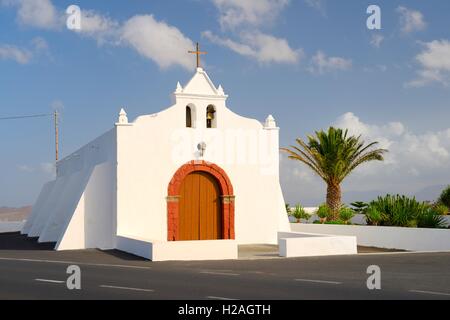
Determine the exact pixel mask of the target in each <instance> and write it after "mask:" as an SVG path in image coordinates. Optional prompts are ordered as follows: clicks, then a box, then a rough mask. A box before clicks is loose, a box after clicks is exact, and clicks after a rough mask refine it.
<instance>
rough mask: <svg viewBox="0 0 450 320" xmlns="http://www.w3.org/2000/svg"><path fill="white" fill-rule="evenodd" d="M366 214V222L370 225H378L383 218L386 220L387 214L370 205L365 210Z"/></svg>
mask: <svg viewBox="0 0 450 320" xmlns="http://www.w3.org/2000/svg"><path fill="white" fill-rule="evenodd" d="M364 214H365V216H366V223H367V225H369V226H378V225H379V224H380V223H381V222H382V221H383V220H385V214H383V213H382V212H380V211H378V209H377V208H376V207H374V206H369V207H367V208H366V209H365V210H364Z"/></svg>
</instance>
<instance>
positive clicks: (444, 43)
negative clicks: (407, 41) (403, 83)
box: [407, 40, 450, 87]
mask: <svg viewBox="0 0 450 320" xmlns="http://www.w3.org/2000/svg"><path fill="white" fill-rule="evenodd" d="M423 46H424V49H423V50H422V52H421V53H419V54H418V55H417V56H416V61H417V62H418V64H419V65H420V69H419V70H418V71H417V74H418V77H417V78H416V79H414V80H412V81H410V82H409V83H407V86H412V87H421V86H425V85H428V84H432V83H440V84H442V85H444V86H449V85H450V41H449V40H435V41H431V42H427V43H424V44H423Z"/></svg>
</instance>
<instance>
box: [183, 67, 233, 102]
mask: <svg viewBox="0 0 450 320" xmlns="http://www.w3.org/2000/svg"><path fill="white" fill-rule="evenodd" d="M178 89H181V92H179V90H178ZM177 93H182V94H185V95H202V96H225V94H224V92H223V89H222V88H221V87H220V88H219V89H217V88H216V86H215V85H214V83H213V82H212V81H211V79H210V78H209V77H208V75H207V73H206V72H205V71H204V70H203V69H202V68H197V72H196V73H195V75H194V76H193V77H192V79H191V80H190V81H189V82H188V84H187V85H186V86H185V87H184V89H183V88H181V86H179V87H177Z"/></svg>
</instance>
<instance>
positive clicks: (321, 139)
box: [281, 127, 387, 220]
mask: <svg viewBox="0 0 450 320" xmlns="http://www.w3.org/2000/svg"><path fill="white" fill-rule="evenodd" d="M296 142H297V145H295V146H291V147H290V148H282V149H281V150H282V151H285V152H286V153H287V154H288V155H289V159H293V160H298V161H300V162H302V163H304V164H306V165H307V166H308V167H309V168H310V169H312V170H313V171H314V172H315V173H316V174H317V175H318V176H319V177H321V178H322V179H323V180H324V181H325V183H326V184H327V196H326V202H327V205H328V207H329V208H330V209H331V213H332V220H336V219H337V217H338V215H339V209H340V208H341V198H342V194H341V183H342V181H343V180H344V179H345V178H346V177H347V176H348V175H349V174H350V173H351V172H352V171H353V170H354V169H356V168H357V167H359V166H360V165H362V164H363V163H366V162H370V161H375V160H376V161H382V160H383V159H384V158H383V154H384V153H385V152H387V150H384V149H374V146H376V145H377V144H378V142H372V143H369V144H367V145H366V144H365V143H364V141H362V140H361V136H350V135H349V134H348V130H342V129H336V128H333V127H330V128H329V129H328V131H323V130H322V131H316V133H315V136H312V135H309V136H308V142H305V141H303V140H302V139H297V140H296Z"/></svg>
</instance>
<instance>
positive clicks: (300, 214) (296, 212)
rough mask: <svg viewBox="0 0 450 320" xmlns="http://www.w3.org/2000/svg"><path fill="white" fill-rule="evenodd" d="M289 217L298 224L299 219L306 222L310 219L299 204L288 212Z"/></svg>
mask: <svg viewBox="0 0 450 320" xmlns="http://www.w3.org/2000/svg"><path fill="white" fill-rule="evenodd" d="M289 215H290V216H292V217H294V218H295V219H297V222H300V219H305V220H308V219H309V218H310V217H311V215H310V214H308V213H306V211H305V209H304V208H303V207H302V206H301V205H300V204H297V205H296V206H295V208H294V209H292V210H291V211H290V213H289Z"/></svg>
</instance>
